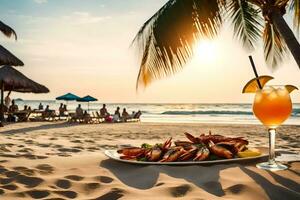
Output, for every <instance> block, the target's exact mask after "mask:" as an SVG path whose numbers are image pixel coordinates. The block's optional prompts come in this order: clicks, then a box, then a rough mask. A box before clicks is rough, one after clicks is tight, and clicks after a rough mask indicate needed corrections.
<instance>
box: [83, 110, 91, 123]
mask: <svg viewBox="0 0 300 200" xmlns="http://www.w3.org/2000/svg"><path fill="white" fill-rule="evenodd" d="M83 120H84V123H86V124H88V123H89V122H90V121H91V115H90V114H89V113H88V112H87V111H86V110H85V111H84V113H83Z"/></svg>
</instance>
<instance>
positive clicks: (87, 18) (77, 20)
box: [64, 11, 111, 24]
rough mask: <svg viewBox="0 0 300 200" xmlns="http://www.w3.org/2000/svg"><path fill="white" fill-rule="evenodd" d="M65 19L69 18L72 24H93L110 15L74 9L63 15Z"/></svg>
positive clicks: (108, 17)
mask: <svg viewBox="0 0 300 200" xmlns="http://www.w3.org/2000/svg"><path fill="white" fill-rule="evenodd" d="M64 18H65V19H66V20H71V21H72V24H94V23H99V22H102V21H104V20H107V19H110V18H111V17H110V16H94V15H91V14H90V13H88V12H82V11H76V12H73V13H72V15H69V16H65V17H64Z"/></svg>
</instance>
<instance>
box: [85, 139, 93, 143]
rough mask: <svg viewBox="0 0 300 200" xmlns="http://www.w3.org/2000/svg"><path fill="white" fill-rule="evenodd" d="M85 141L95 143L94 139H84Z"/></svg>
mask: <svg viewBox="0 0 300 200" xmlns="http://www.w3.org/2000/svg"><path fill="white" fill-rule="evenodd" d="M84 141H85V142H89V143H95V141H94V140H84Z"/></svg>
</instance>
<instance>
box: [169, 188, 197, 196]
mask: <svg viewBox="0 0 300 200" xmlns="http://www.w3.org/2000/svg"><path fill="white" fill-rule="evenodd" d="M191 190H192V188H191V186H190V185H180V186H177V187H172V188H170V193H171V195H172V196H173V197H183V196H185V195H186V194H187V193H188V192H189V191H191Z"/></svg>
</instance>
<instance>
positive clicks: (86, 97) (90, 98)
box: [76, 95, 98, 111]
mask: <svg viewBox="0 0 300 200" xmlns="http://www.w3.org/2000/svg"><path fill="white" fill-rule="evenodd" d="M76 101H78V102H87V103H88V111H90V102H91V101H98V99H96V98H94V97H92V96H90V95H87V96H85V97H82V98H79V99H77V100H76Z"/></svg>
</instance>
